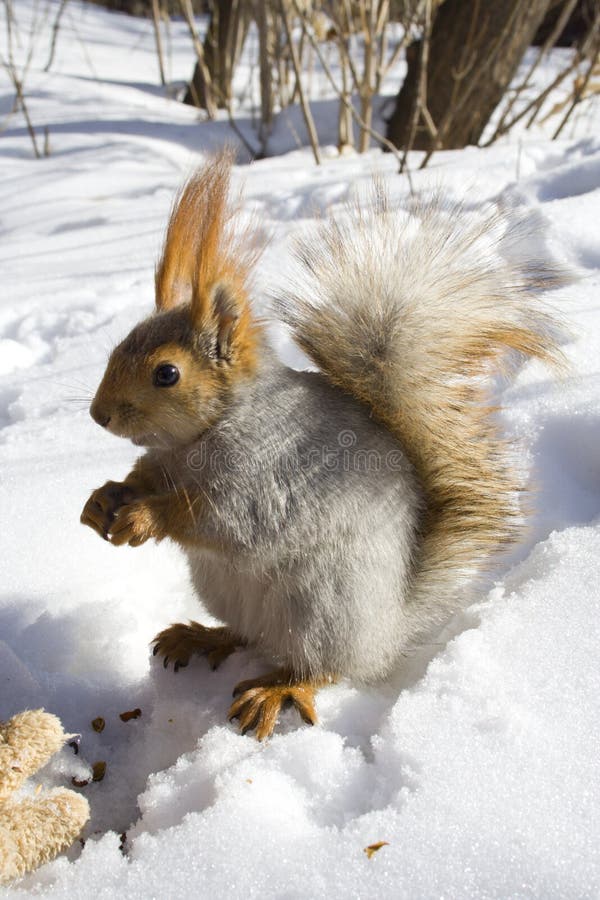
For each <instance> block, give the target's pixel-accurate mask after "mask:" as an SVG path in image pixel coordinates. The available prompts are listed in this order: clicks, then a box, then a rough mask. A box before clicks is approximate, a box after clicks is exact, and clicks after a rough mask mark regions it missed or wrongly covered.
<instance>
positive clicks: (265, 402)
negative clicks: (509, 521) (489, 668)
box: [186, 362, 422, 680]
mask: <svg viewBox="0 0 600 900" xmlns="http://www.w3.org/2000/svg"><path fill="white" fill-rule="evenodd" d="M245 448H246V449H245ZM247 448H252V451H251V452H249V451H248V450H247ZM199 449H200V448H199ZM201 449H202V454H200V456H199V457H198V458H199V459H200V458H203V459H205V460H208V459H210V460H211V462H210V465H209V464H208V463H207V464H206V465H200V466H199V467H198V470H197V471H196V472H195V473H194V479H195V481H196V484H201V486H202V491H203V493H204V494H205V495H206V497H207V498H208V500H209V502H208V503H206V504H205V512H204V514H203V520H202V523H201V527H202V529H203V533H205V534H206V533H208V534H210V535H211V537H212V539H214V541H215V543H216V544H218V545H220V546H221V547H222V548H223V549H222V550H212V549H201V548H198V547H192V548H189V549H187V551H186V552H187V555H188V559H189V562H190V567H191V572H192V578H193V582H194V585H195V587H196V590H197V591H198V594H199V596H200V598H201V600H202V602H203V603H204V605H205V606H206V608H207V609H208V611H209V612H210V613H211V614H212V615H214V616H215V617H216V618H218V619H220V620H221V621H223V622H225V623H227V624H228V625H229V627H230V628H231V629H232V630H233V631H234V632H235V633H236V634H238V635H239V636H240V637H242V638H244V639H245V640H246V641H248V642H249V643H251V644H253V645H256V646H257V647H258V648H259V649H263V650H264V651H265V652H268V653H269V654H270V655H273V656H275V657H277V658H279V659H280V660H281V661H282V662H284V663H286V664H288V665H290V664H291V666H292V667H293V669H294V670H295V671H297V672H299V673H307V674H309V673H316V672H331V673H338V672H344V673H345V674H348V675H350V676H352V677H354V678H357V679H362V680H370V679H374V678H378V677H382V676H383V675H384V674H385V673H386V672H387V671H389V669H390V667H391V666H392V665H393V664H394V662H395V661H396V659H397V657H398V653H399V648H400V647H401V646H402V645H403V640H404V636H405V632H406V629H405V628H404V627H403V620H404V616H405V611H404V602H405V599H406V595H407V592H408V584H409V581H410V577H411V569H412V553H413V550H414V547H415V532H416V529H417V526H418V522H419V518H420V514H421V509H422V499H421V494H420V490H419V488H418V485H417V481H416V478H415V475H414V473H413V471H412V468H411V466H410V465H409V464H408V462H407V461H406V459H405V458H404V456H403V454H402V451H401V449H400V447H399V445H398V444H397V442H396V441H395V440H394V439H393V437H392V436H391V435H390V434H389V433H388V432H387V431H386V430H385V429H383V428H382V427H380V426H378V425H376V424H375V423H374V422H373V421H372V420H371V419H370V417H369V415H368V412H367V411H366V409H365V408H363V407H362V406H361V405H360V404H358V403H357V402H356V401H355V400H353V399H351V398H349V397H346V396H345V395H344V394H343V393H342V392H340V391H338V390H336V389H335V388H333V387H332V386H331V385H329V384H328V383H327V382H326V381H325V380H324V379H322V378H321V377H319V376H317V375H310V374H308V373H297V372H293V371H291V370H288V369H286V368H285V367H283V366H281V365H279V364H278V363H275V362H272V363H270V364H269V365H268V366H265V369H264V371H263V372H262V374H261V376H260V378H259V379H258V382H257V383H256V385H255V387H254V388H253V389H252V390H249V391H248V392H247V393H246V394H245V395H242V396H241V398H240V401H239V404H238V406H237V408H236V409H235V410H234V412H233V413H232V415H231V417H230V418H229V421H228V423H227V426H226V427H223V428H220V429H216V430H215V432H214V433H213V434H211V435H208V436H207V437H206V438H205V439H204V440H203V447H202V448H201Z"/></svg>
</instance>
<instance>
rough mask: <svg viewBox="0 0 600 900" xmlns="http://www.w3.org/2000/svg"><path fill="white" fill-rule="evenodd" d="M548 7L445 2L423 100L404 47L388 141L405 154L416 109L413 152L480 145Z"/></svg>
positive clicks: (416, 59) (537, 0) (415, 48)
mask: <svg viewBox="0 0 600 900" xmlns="http://www.w3.org/2000/svg"><path fill="white" fill-rule="evenodd" d="M549 5H550V0H527V2H523V0H445V2H444V3H442V4H441V6H440V7H439V9H438V12H437V15H436V17H435V19H434V22H433V27H432V29H431V37H430V43H429V48H428V49H429V63H428V66H427V78H426V90H425V92H424V96H422V95H421V96H419V90H418V84H419V68H420V59H421V48H420V42H416V43H414V44H412V45H411V46H410V47H409V48H408V50H407V54H406V56H407V63H408V71H407V75H406V78H405V80H404V84H403V85H402V88H401V90H400V93H399V94H398V97H397V99H396V106H395V109H394V112H393V113H392V116H391V117H390V119H389V122H388V128H387V137H388V139H389V140H391V141H392V142H393V143H394V144H395V145H396V147H400V148H403V149H404V148H406V145H407V144H410V138H411V123H412V124H413V125H414V113H415V111H416V110H417V107H418V120H417V127H416V130H415V131H414V139H413V141H412V145H411V147H410V149H414V150H425V151H428V152H429V153H431V152H433V151H434V150H437V149H457V148H460V147H465V146H466V145H467V144H477V142H478V141H479V138H480V137H481V133H482V132H483V129H484V128H485V126H486V125H487V123H488V121H489V118H490V116H491V115H492V113H493V111H494V109H495V108H496V106H497V105H498V103H499V102H500V100H501V99H502V96H503V95H504V92H505V91H506V88H507V87H508V85H509V84H510V81H511V79H512V78H513V76H514V74H515V72H516V70H517V67H518V65H519V62H520V61H521V59H522V57H523V54H524V52H525V50H526V49H527V47H528V46H529V44H530V43H531V41H532V39H533V37H534V35H535V33H536V31H537V29H538V27H539V25H540V23H541V21H542V20H543V18H544V15H545V13H546V10H547V9H548V6H549ZM423 105H424V106H425V113H424V114H423V112H422V107H423ZM427 113H428V114H429V115H427Z"/></svg>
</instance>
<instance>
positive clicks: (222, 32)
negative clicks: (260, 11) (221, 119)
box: [183, 0, 248, 109]
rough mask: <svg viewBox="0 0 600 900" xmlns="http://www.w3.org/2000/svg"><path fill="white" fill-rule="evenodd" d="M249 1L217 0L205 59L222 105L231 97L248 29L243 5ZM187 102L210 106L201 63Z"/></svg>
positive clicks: (186, 96)
mask: <svg viewBox="0 0 600 900" xmlns="http://www.w3.org/2000/svg"><path fill="white" fill-rule="evenodd" d="M245 5H246V4H244V3H243V2H239V0H233V2H232V0H215V2H214V4H213V5H212V12H211V16H210V22H209V25H208V31H207V32H206V38H205V40H204V59H205V62H206V66H207V68H208V71H209V73H210V76H211V80H212V86H213V90H214V93H215V97H216V101H217V106H219V107H220V108H221V109H223V108H226V107H228V105H229V103H230V101H231V82H232V78H233V73H234V71H235V65H236V62H237V59H238V57H239V54H240V52H241V49H242V45H243V43H244V39H245V36H246V31H247V29H248V21H247V19H248V15H247V14H246V15H244V13H243V11H242V9H241V7H243V6H245ZM183 102H184V103H187V104H188V105H189V106H199V107H201V108H202V109H206V97H205V95H204V81H203V78H202V72H201V71H200V66H199V64H198V63H196V68H195V69H194V74H193V76H192V81H191V83H190V85H189V87H188V89H187V91H186V93H185V96H184V98H183Z"/></svg>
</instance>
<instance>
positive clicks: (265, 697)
mask: <svg viewBox="0 0 600 900" xmlns="http://www.w3.org/2000/svg"><path fill="white" fill-rule="evenodd" d="M326 683H327V682H326V681H325V680H321V681H303V680H300V679H297V678H294V676H293V675H290V674H289V672H286V671H284V670H281V669H279V670H277V671H275V672H270V673H269V674H268V675H261V676H260V677H259V678H251V679H250V680H248V681H240V683H239V684H237V685H236V686H235V688H234V691H233V696H234V697H236V698H237V699H236V700H234V702H233V703H232V704H231V707H230V709H229V713H228V718H229V719H230V720H232V719H238V720H239V725H240V730H241V732H242V734H246V732H247V731H254V733H255V735H256V738H257V739H258V740H259V741H262V740H264V739H265V738H267V737H270V736H271V735H272V734H273V731H274V730H275V726H276V724H277V720H278V717H279V713H280V712H281V709H282V708H283V707H285V706H288V705H289V704H292V705H293V706H295V707H296V709H297V710H298V712H299V713H300V716H301V718H302V719H303V721H304V722H306V723H307V725H315V724H316V722H317V713H316V711H315V705H314V703H315V694H316V692H317V690H318V688H320V687H322V686H323V685H324V684H326Z"/></svg>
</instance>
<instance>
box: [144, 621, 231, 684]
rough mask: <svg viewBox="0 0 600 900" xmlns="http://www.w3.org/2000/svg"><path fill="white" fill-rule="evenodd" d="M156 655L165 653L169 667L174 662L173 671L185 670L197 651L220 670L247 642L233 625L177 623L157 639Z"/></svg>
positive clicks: (213, 667)
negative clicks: (234, 630)
mask: <svg viewBox="0 0 600 900" xmlns="http://www.w3.org/2000/svg"><path fill="white" fill-rule="evenodd" d="M152 643H153V644H154V650H153V655H154V656H157V655H158V656H162V657H164V659H163V665H164V667H165V669H166V668H167V666H168V665H169V663H170V662H171V663H173V671H174V672H178V671H179V669H183V668H184V667H185V666H187V664H188V663H189V661H190V657H191V656H193V655H194V654H197V655H199V656H206V658H207V659H208V662H209V665H210V667H211V669H217V668H218V667H219V666H220V665H221V663H222V662H223V660H225V659H227V657H228V656H230V654H232V653H233V652H234V650H235V649H236V647H244V646H245V642H244V641H243V640H242V639H241V638H238V637H236V636H235V635H234V634H232V632H231V631H230V630H229V628H206V626H204V625H201V624H200V623H199V622H190V623H189V624H187V625H186V624H185V623H184V622H176V623H175V624H173V625H169V627H168V628H165V629H164V631H161V632H159V633H158V634H157V635H156V637H155V638H154V640H153V641H152Z"/></svg>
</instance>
